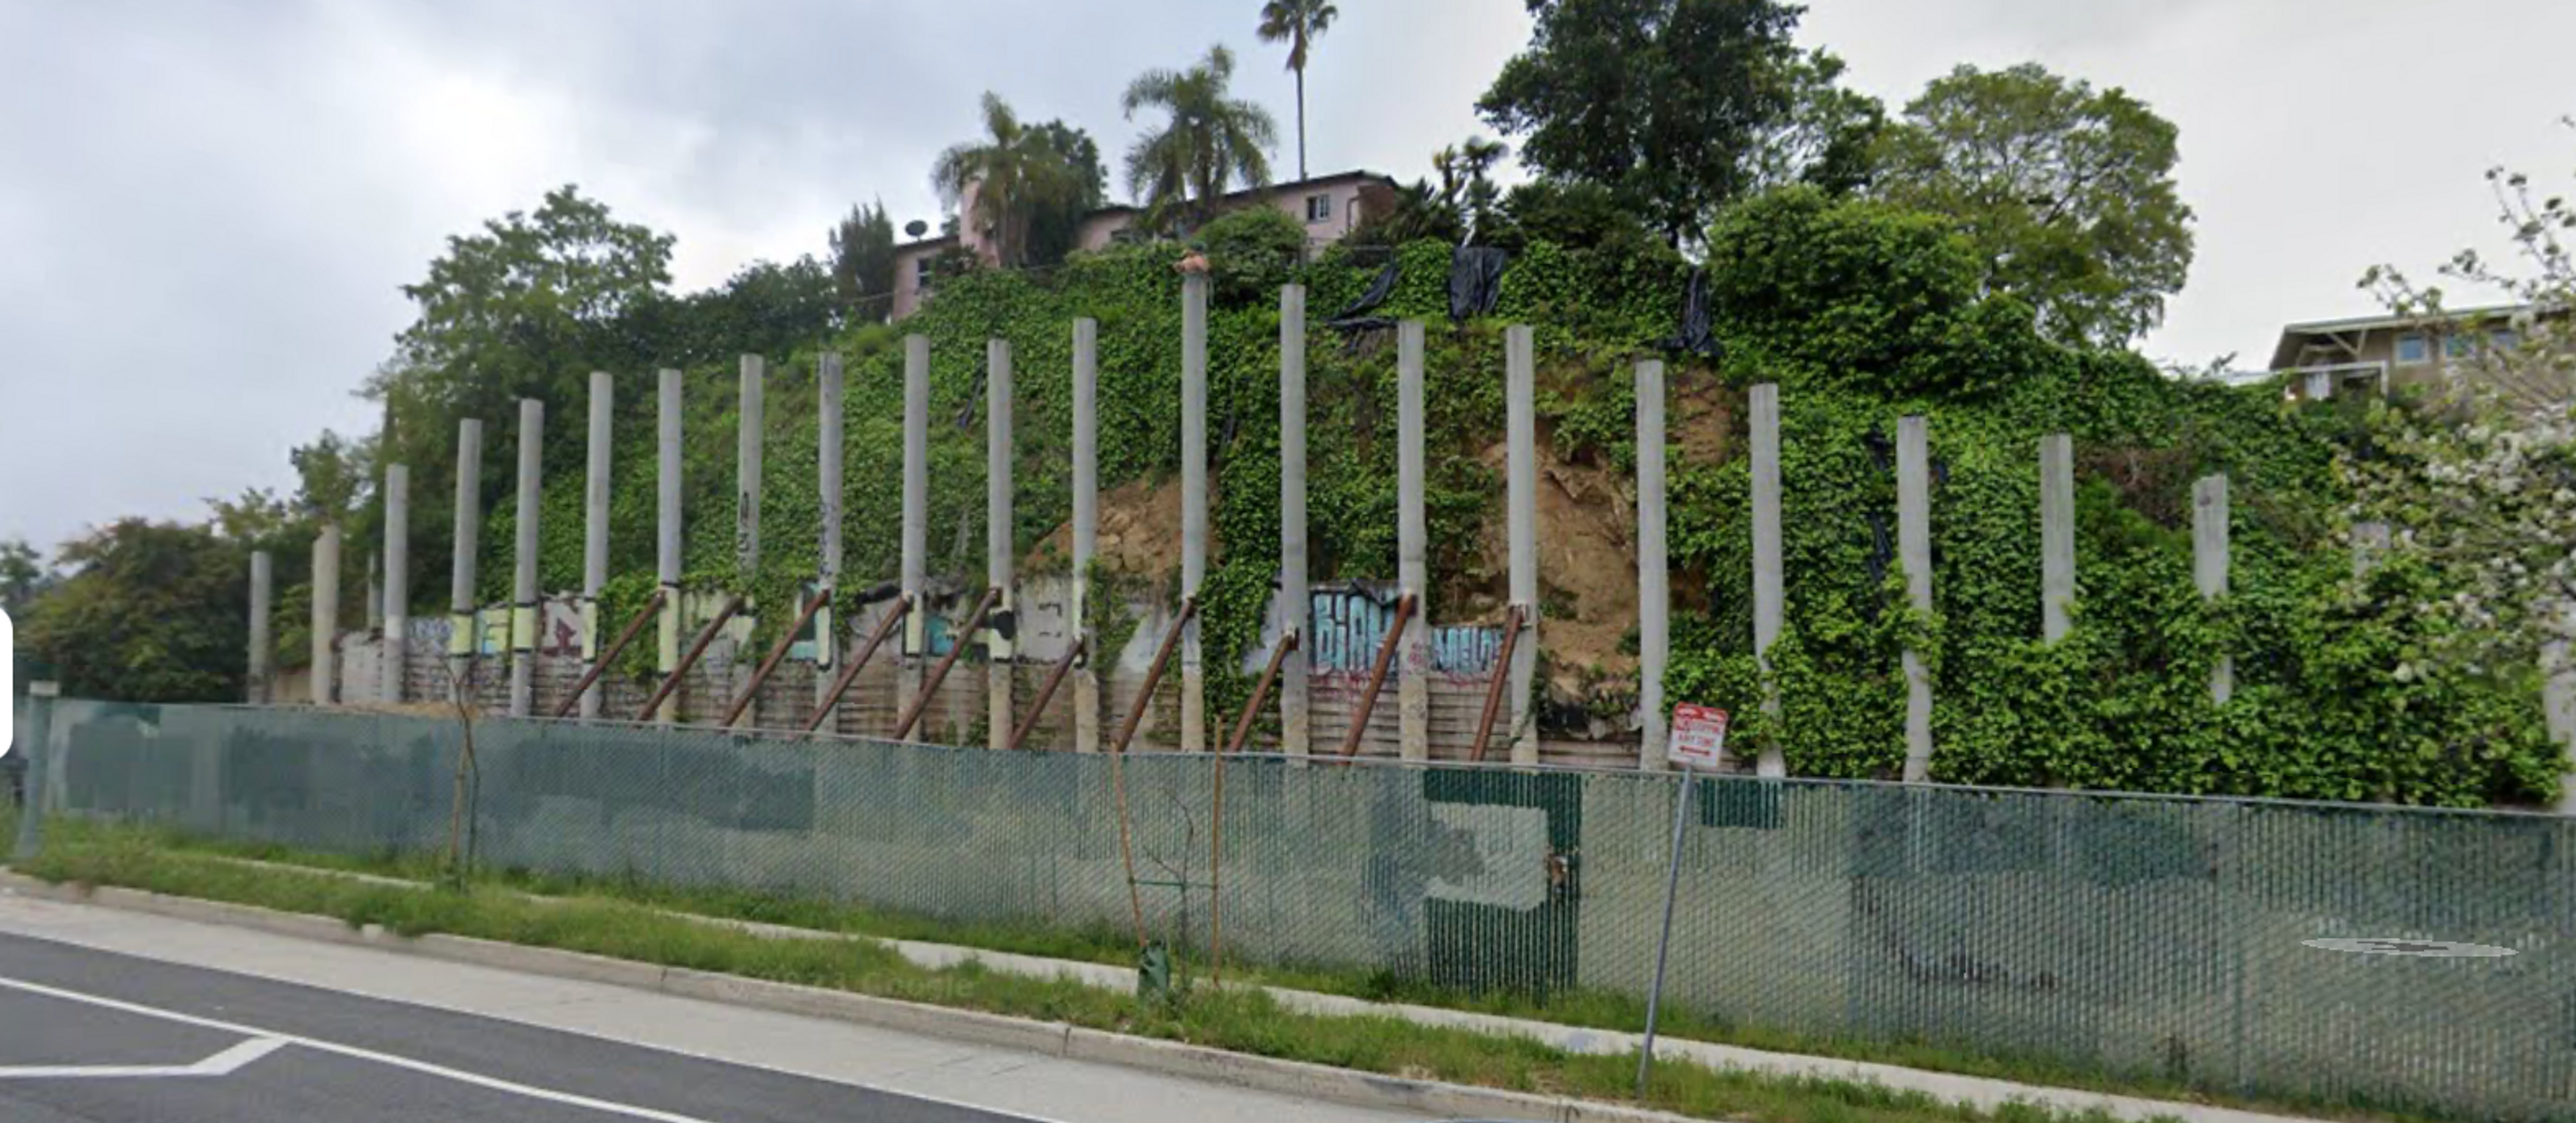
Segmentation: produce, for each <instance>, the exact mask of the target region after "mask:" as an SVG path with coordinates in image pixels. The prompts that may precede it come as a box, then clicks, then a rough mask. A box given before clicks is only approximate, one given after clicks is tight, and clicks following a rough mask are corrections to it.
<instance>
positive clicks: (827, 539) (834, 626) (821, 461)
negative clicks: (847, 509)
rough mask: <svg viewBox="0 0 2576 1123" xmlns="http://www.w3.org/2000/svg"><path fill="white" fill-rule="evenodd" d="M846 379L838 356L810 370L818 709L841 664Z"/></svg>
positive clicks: (828, 357) (815, 686) (824, 358)
mask: <svg viewBox="0 0 2576 1123" xmlns="http://www.w3.org/2000/svg"><path fill="white" fill-rule="evenodd" d="M847 385H848V380H847V379H846V378H845V377H844V376H843V375H842V373H841V356H840V355H839V354H837V353H832V354H826V355H824V356H823V359H822V362H821V364H820V365H819V366H817V367H816V368H815V371H814V402H815V409H816V410H817V411H818V413H819V416H818V417H817V418H816V421H815V445H814V448H815V453H814V455H815V476H816V482H817V484H818V487H819V492H820V493H819V494H818V495H817V496H816V498H817V499H818V500H820V503H821V505H820V506H819V507H818V508H817V511H818V512H819V513H820V514H821V516H822V523H823V528H822V534H823V541H822V544H821V545H822V554H821V557H822V568H821V572H819V573H817V574H816V575H815V576H816V584H817V585H819V586H820V593H819V595H820V596H821V597H822V598H823V609H822V611H820V612H817V613H815V614H814V703H815V704H816V705H821V704H822V702H823V695H824V694H826V693H828V692H830V690H831V689H832V668H834V667H836V666H839V665H840V662H841V626H840V614H839V613H838V612H837V611H835V610H836V609H837V608H838V607H839V604H838V601H837V599H836V598H837V595H838V594H839V592H840V589H841V479H842V477H841V456H842V445H843V444H844V442H843V440H842V435H841V426H842V423H843V421H844V420H845V418H844V416H843V413H842V406H841V393H842V390H843V389H844V388H845V387H846V386H847Z"/></svg>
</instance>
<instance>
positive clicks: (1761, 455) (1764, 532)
mask: <svg viewBox="0 0 2576 1123" xmlns="http://www.w3.org/2000/svg"><path fill="white" fill-rule="evenodd" d="M1752 407H1753V657H1754V659H1755V660H1756V661H1757V662H1759V663H1760V664H1761V666H1762V671H1763V674H1764V675H1765V676H1766V677H1767V676H1768V675H1769V674H1770V671H1771V656H1770V652H1771V645H1772V644H1774V643H1777V642H1779V639H1780V629H1781V624H1782V582H1781V574H1780V387H1779V384H1777V383H1772V382H1765V383H1763V384H1761V385H1759V386H1756V387H1754V388H1753V402H1752ZM1762 711H1763V712H1764V713H1767V714H1770V715H1772V716H1773V717H1775V718H1776V717H1778V716H1779V714H1780V695H1779V692H1778V691H1777V690H1775V689H1773V688H1772V687H1771V686H1770V685H1768V683H1767V682H1766V684H1765V685H1764V686H1763V689H1762ZM1757 771H1758V772H1759V773H1760V774H1761V775H1764V776H1786V775H1788V774H1789V761H1788V758H1787V757H1786V756H1785V755H1783V754H1782V752H1781V751H1780V744H1779V741H1778V740H1777V739H1776V738H1775V739H1772V740H1770V741H1767V742H1766V743H1764V744H1763V746H1762V755H1761V756H1760V757H1759V758H1758V761H1757Z"/></svg>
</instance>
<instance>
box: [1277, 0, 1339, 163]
mask: <svg viewBox="0 0 2576 1123" xmlns="http://www.w3.org/2000/svg"><path fill="white" fill-rule="evenodd" d="M1341 14H1342V12H1341V9H1340V8H1337V7H1335V6H1334V5H1333V0H1265V2H1264V3H1263V4H1262V5H1261V28H1260V32H1261V41H1262V42H1264V43H1286V44H1288V69H1289V70H1290V71H1291V72H1293V73H1295V74H1296V75H1297V178H1299V179H1304V178H1306V176H1307V172H1306V60H1307V59H1308V58H1309V57H1311V56H1312V54H1313V51H1314V47H1315V40H1317V39H1319V38H1322V37H1323V34H1324V32H1326V31H1328V30H1331V29H1332V26H1333V19H1334V17H1336V16H1339V15H1341Z"/></svg>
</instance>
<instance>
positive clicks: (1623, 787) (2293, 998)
mask: <svg viewBox="0 0 2576 1123" xmlns="http://www.w3.org/2000/svg"><path fill="white" fill-rule="evenodd" d="M460 732H461V730H460V727H459V725H458V724H457V723H455V722H452V721H440V720H435V719H424V718H409V717H397V716H389V715H364V714H350V713H332V712H321V711H287V710H261V709H241V708H228V707H150V706H133V705H121V704H105V703H94V702H75V701H69V700H66V701H64V702H62V703H59V704H58V705H57V706H56V708H55V709H54V716H53V720H52V722H51V729H50V735H49V737H48V743H47V745H46V746H45V750H46V751H47V752H48V753H49V754H50V755H49V757H48V759H49V761H50V762H52V764H51V765H50V767H51V769H52V771H51V773H50V775H49V776H48V778H47V781H46V785H45V786H46V788H47V789H48V791H47V793H46V794H47V797H48V800H49V803H50V805H51V806H52V807H53V808H55V809H56V810H58V811H59V812H62V813H68V814H73V815H86V816H98V817H111V818H122V819H133V820H148V821H153V822H159V823H166V824H169V825H172V826H175V827H179V828H183V829H186V830H189V831H193V832H200V833H204V834H208V835H214V836H220V837H224V838H230V839H241V840H259V841H266V842H275V843H283V844H288V845H292V846H297V847H307V848H312V849H317V850H325V851H336V852H342V853H372V852H384V851H430V850H435V849H438V848H441V847H443V846H444V844H445V842H446V833H447V823H448V815H449V806H450V804H449V792H450V790H451V781H452V776H453V772H454V768H455V763H456V759H457V752H458V747H459V741H460ZM476 744H477V748H478V757H479V759H480V762H481V780H480V784H479V790H480V797H479V805H478V810H477V815H476V823H477V828H478V836H479V837H478V846H479V851H480V853H481V855H482V859H483V861H484V862H485V863H487V864H491V865H498V866H505V867H523V868H527V869H531V870H542V871H548V872H555V873H580V874H594V875H601V876H609V877H616V876H631V877H635V878H640V879H643V880H646V881H649V882H657V883H667V884H671V885H680V886H729V887H740V888H751V889H760V890H767V891H772V892H777V893H785V894H805V895H815V896H822V897H829V898H834V899H838V900H844V901H850V902H857V903H863V904H865V905H868V906H872V907H877V908H882V909H887V910H897V911H902V912H907V913H917V914H923V915H927V916H932V917H944V918H952V919H957V920H979V921H1011V922H1018V923H1026V924H1032V925H1042V926H1060V927H1066V928H1101V927H1109V928H1116V929H1120V930H1123V929H1125V928H1126V927H1127V926H1128V924H1129V923H1130V919H1129V917H1130V900H1129V889H1128V883H1127V879H1126V875H1125V873H1124V872H1123V865H1122V862H1121V858H1120V839H1119V821H1118V815H1117V813H1116V810H1115V799H1114V796H1113V791H1112V772H1111V763H1112V762H1111V760H1110V758H1108V757H1105V756H1098V755H1081V754H1072V753H1008V752H994V751H990V750H985V749H957V748H948V747H941V746H931V745H914V744H895V743H884V742H850V741H780V740H762V739H756V738H751V737H738V736H733V735H728V734H723V733H717V732H713V731H708V730H693V729H670V728H649V727H622V726H603V725H579V724H571V723H552V722H516V721H503V720H486V721H483V722H480V723H478V725H477V726H476ZM1215 763H1216V762H1215V761H1214V760H1213V759H1212V758H1209V757H1205V756H1183V755H1177V754H1153V755H1143V756H1136V757H1133V758H1130V759H1128V760H1126V761H1125V764H1124V767H1125V769H1126V781H1127V787H1128V800H1129V805H1130V810H1131V813H1132V822H1133V830H1134V848H1135V856H1136V863H1137V866H1138V871H1139V873H1138V876H1139V879H1140V881H1141V882H1142V884H1141V885H1140V887H1139V889H1138V893H1139V894H1140V896H1141V898H1142V902H1143V907H1144V913H1145V921H1146V924H1147V926H1148V928H1149V929H1150V930H1151V932H1152V934H1153V935H1154V936H1155V937H1156V938H1159V939H1163V940H1166V941H1169V942H1171V943H1173V944H1174V945H1175V946H1180V947H1186V948H1198V949H1204V946H1205V939H1206V921H1207V915H1206V914H1207V906H1208V899H1207V885H1208V883H1209V882H1210V881H1211V880H1212V879H1211V878H1210V876H1209V873H1210V871H1209V851H1210V846H1209V829H1210V827H1211V825H1212V824H1211V822H1210V817H1209V811H1210V807H1211V795H1212V792H1213V783H1212V781H1213V780H1214V777H1215V772H1214V767H1215ZM1226 768H1227V774H1228V775H1227V785H1228V787H1227V797H1226V803H1225V806H1226V822H1225V824H1224V831H1223V838H1224V855H1223V863H1222V869H1221V879H1219V880H1221V884H1222V887H1223V888H1222V894H1223V900H1222V904H1223V914H1224V933H1225V942H1226V946H1227V949H1228V950H1227V955H1228V958H1229V959H1230V960H1234V961H1237V962H1244V961H1250V962H1260V963H1270V964H1295V965H1309V966H1323V967H1330V968H1336V969H1344V970H1350V971H1356V972H1371V973H1377V974H1379V975H1381V976H1382V977H1384V978H1385V979H1388V980H1390V981H1394V982H1398V983H1404V984H1420V985H1430V986H1438V987H1450V988H1457V989H1460V990H1470V991H1497V990H1499V991H1509V992H1515V993H1519V994H1524V995H1529V996H1534V997H1537V998H1540V999H1543V1000H1553V999H1561V998H1565V997H1570V996H1572V995H1573V994H1575V993H1577V992H1609V993H1613V994H1619V995H1627V996H1637V995H1640V994H1642V992H1643V990H1644V988H1645V986H1646V984H1647V979H1648V975H1649V972H1650V970H1651V968H1652V964H1653V959H1654V950H1655V934H1656V920H1657V916H1658V909H1659V905H1660V893H1661V891H1662V884H1663V878H1664V871H1665V858H1666V844H1667V837H1666V832H1667V831H1668V830H1669V829H1670V828H1669V819H1668V815H1669V812H1668V811H1667V810H1666V809H1667V808H1668V807H1669V806H1670V800H1671V796H1672V788H1671V787H1670V785H1671V784H1673V783H1674V782H1675V781H1674V779H1673V778H1672V777H1670V776H1657V775H1641V774H1633V773H1605V772H1582V773H1578V772H1569V771H1553V770H1545V769H1531V768H1509V767H1460V766H1406V765H1397V764H1392V763H1369V764H1357V765H1354V764H1341V763H1334V762H1328V761H1320V760H1310V761H1291V760H1288V759H1284V758H1271V757H1249V758H1238V759H1235V760H1233V761H1231V762H1230V763H1228V764H1227V765H1226ZM1700 783H1701V787H1700V789H1699V791H1698V792H1697V794H1696V795H1695V796H1694V800H1695V808H1694V814H1693V816H1692V818H1691V820H1690V826H1689V829H1688V833H1687V837H1686V840H1685V848H1684V851H1683V855H1682V862H1683V870H1682V874H1681V886H1682V888H1681V894H1682V896H1681V900H1680V919H1679V921H1678V924H1677V928H1676V944H1675V955H1674V964H1675V968H1674V971H1673V976H1672V980H1671V982H1670V984H1669V988H1668V991H1667V997H1666V1001H1667V1002H1668V1003H1669V1004H1670V1005H1671V1006H1672V1007H1674V1008H1686V1009H1688V1010H1691V1011H1693V1012H1695V1013H1697V1014H1699V1015H1701V1016H1703V1017H1706V1018H1709V1019H1713V1020H1716V1021H1719V1022H1721V1023H1725V1024H1732V1025H1739V1026H1746V1027H1764V1028H1768V1029H1774V1030H1779V1031H1785V1032H1790V1033H1796V1034H1801V1035H1808V1036H1813V1037H1833V1038H1843V1039H1861V1040H1874V1041H1908V1042H1921V1043H1928V1044H1932V1045H1936V1046H1941V1047H1946V1048H1950V1049H1955V1050H1960V1051H1967V1052H1978V1053H1986V1054H2009V1055H2015V1056H2021V1057H2029V1058H2043V1059H2048V1060H2053V1061H2057V1062H2061V1063H2063V1064H2066V1065H2068V1066H2072V1067H2075V1068H2079V1069H2084V1070H2090V1071H2097V1072H2103V1073H2112V1074H2124V1075H2133V1076H2135V1075H2143V1076H2155V1077H2162V1078H2168V1079H2173V1080H2178V1081H2181V1082H2185V1083H2188V1084H2190V1085H2193V1086H2195V1087H2199V1088H2203V1089H2208V1090H2214V1091H2228V1092H2243V1093H2259V1094H2268V1095H2277V1096H2284V1097H2291V1098H2297V1099H2307V1100H2323V1101H2331V1102H2337V1103H2346V1104H2355V1105H2368V1106H2379V1107H2389V1108H2399V1109H2407V1110H2414V1111H2420V1112H2425V1113H2429V1114H2437V1115H2443V1116H2449V1117H2455V1118H2463V1119H2517V1120H2537V1119H2563V1118H2570V1117H2576V1090H2572V1089H2571V1083H2576V939H2571V938H2576V822H2571V821H2569V820H2565V819H2560V818H2555V817H2544V816H2529V815H2514V814H2499V813H2478V812H2435V811H2412V810H2403V811H2401V810H2392V809H2380V808H2360V807H2348V806H2327V805H2305V804H2291V803H2279V802H2258V801H2226V800H2190V799H2174V798H2152V797H2114V796H2096V795H2079V794H2067V793H2038V792H2019V791H1989V790H1969V789H1960V788H1947V787H1932V786H1924V785H1912V786H1898V785H1881V784H1866V783H1849V782H1825V781H1801V780H1792V781H1766V780H1755V779H1747V778H1726V779H1716V780H1703V781H1701V782H1700ZM2338 940H2340V941H2365V942H2363V943H2358V944H2353V943H2347V944H2345V945H2342V946H2345V947H2361V948H2366V949H2369V950H2366V951H2351V950H2332V949H2331V948H2330V947H2318V946H2313V945H2312V944H2311V943H2310V941H2338ZM2366 941H2385V942H2381V943H2375V944H2374V943H2367V942H2366ZM2454 944H2464V945H2477V946H2479V947H2480V948H2483V949H2484V951H2483V953H2482V954H2478V955H2473V956H2467V957H2462V956H2455V955H2447V954H2428V953H2431V952H2445V951H2453V950H2461V949H2455V948H2453V947H2452V946H2451V945H2454ZM2466 950H2472V951H2475V950H2477V949H2475V948H2472V949H2466ZM2504 953H2509V954H2504Z"/></svg>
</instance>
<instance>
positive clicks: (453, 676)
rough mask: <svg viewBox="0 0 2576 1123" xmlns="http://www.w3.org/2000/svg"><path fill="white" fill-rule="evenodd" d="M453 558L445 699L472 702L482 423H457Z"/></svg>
mask: <svg viewBox="0 0 2576 1123" xmlns="http://www.w3.org/2000/svg"><path fill="white" fill-rule="evenodd" d="M455 510H456V534H455V551H456V552H455V556H454V559H453V561H452V563H451V565H450V567H449V571H448V572H449V577H448V585H447V589H448V592H447V676H448V691H447V693H448V698H449V700H450V701H461V702H465V703H468V704H471V703H472V702H473V701H474V697H475V694H474V691H473V689H471V686H472V681H471V680H472V679H473V677H474V666H475V662H476V660H478V659H479V658H480V657H481V655H482V650H483V637H482V636H481V635H480V634H479V632H480V629H479V628H477V627H476V616H477V609H479V608H480V607H481V600H480V597H479V594H478V593H477V591H476V590H475V588H474V567H475V563H476V561H477V560H478V551H479V550H481V549H482V539H483V423H482V422H481V421H479V420H476V419H474V418H470V417H469V418H466V419H465V420H462V421H459V422H457V423H456V508H455Z"/></svg>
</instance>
